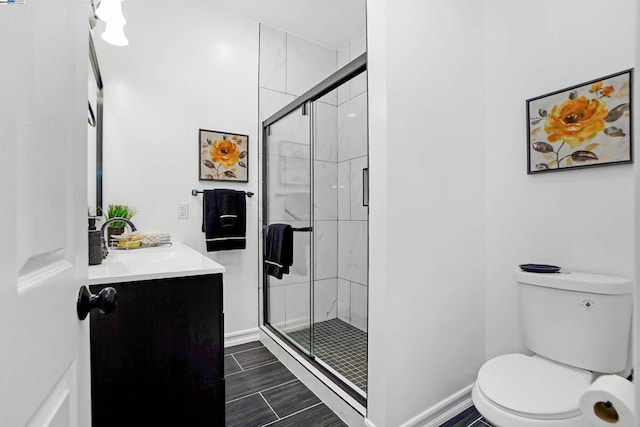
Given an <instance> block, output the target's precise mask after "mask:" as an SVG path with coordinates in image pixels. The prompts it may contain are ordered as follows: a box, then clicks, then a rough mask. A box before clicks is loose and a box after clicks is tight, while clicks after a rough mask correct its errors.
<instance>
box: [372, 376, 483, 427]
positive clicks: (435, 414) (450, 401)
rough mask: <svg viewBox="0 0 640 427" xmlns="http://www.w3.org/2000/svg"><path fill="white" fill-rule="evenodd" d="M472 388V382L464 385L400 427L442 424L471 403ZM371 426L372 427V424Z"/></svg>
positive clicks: (432, 426)
mask: <svg viewBox="0 0 640 427" xmlns="http://www.w3.org/2000/svg"><path fill="white" fill-rule="evenodd" d="M472 388H473V384H470V385H468V386H466V387H465V388H463V389H462V390H460V391H458V392H457V393H454V394H452V395H451V396H449V397H447V398H446V399H443V400H441V401H440V402H438V403H436V404H435V405H433V406H432V407H431V408H429V409H427V410H426V411H424V412H422V413H420V414H418V415H416V416H415V417H413V418H411V419H410V420H409V421H407V422H405V423H404V424H402V425H401V426H400V427H438V426H440V425H442V424H444V423H445V422H446V421H447V420H450V419H451V418H453V417H455V416H456V415H458V414H461V413H462V412H464V410H465V409H467V408H470V407H471V405H473V402H472V401H471V389H472ZM371 426H372V427H373V424H372V425H371Z"/></svg>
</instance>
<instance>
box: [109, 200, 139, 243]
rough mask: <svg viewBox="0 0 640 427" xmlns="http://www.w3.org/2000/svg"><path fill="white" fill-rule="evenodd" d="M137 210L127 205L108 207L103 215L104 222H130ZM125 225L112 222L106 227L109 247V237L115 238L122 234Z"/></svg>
mask: <svg viewBox="0 0 640 427" xmlns="http://www.w3.org/2000/svg"><path fill="white" fill-rule="evenodd" d="M136 212H137V209H135V208H131V207H129V206H127V205H109V206H108V207H107V212H106V214H105V215H104V219H105V222H106V221H108V220H109V219H112V218H124V219H128V220H131V218H133V216H134V215H135V214H136ZM124 227H125V223H124V222H123V221H114V222H111V223H109V224H108V225H107V245H109V246H111V236H117V235H119V234H122V233H124Z"/></svg>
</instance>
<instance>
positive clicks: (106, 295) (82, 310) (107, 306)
mask: <svg viewBox="0 0 640 427" xmlns="http://www.w3.org/2000/svg"><path fill="white" fill-rule="evenodd" d="M117 296H118V293H117V292H116V290H115V289H114V288H112V287H106V288H102V289H101V290H100V292H98V293H97V294H92V293H91V292H89V288H87V287H86V286H82V287H81V288H80V291H79V292H78V301H77V302H76V309H77V310H78V319H80V320H84V319H85V318H86V317H87V314H89V312H90V311H91V310H93V309H94V308H97V309H98V310H100V312H101V313H103V314H106V313H111V312H112V311H113V310H114V309H115V308H116V299H117Z"/></svg>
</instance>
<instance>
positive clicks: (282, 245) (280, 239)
mask: <svg viewBox="0 0 640 427" xmlns="http://www.w3.org/2000/svg"><path fill="white" fill-rule="evenodd" d="M291 265H293V228H291V226H290V225H289V224H271V225H269V227H268V228H267V236H266V238H265V249H264V272H265V273H266V274H268V275H270V276H273V277H275V278H276V279H282V275H283V274H289V267H291Z"/></svg>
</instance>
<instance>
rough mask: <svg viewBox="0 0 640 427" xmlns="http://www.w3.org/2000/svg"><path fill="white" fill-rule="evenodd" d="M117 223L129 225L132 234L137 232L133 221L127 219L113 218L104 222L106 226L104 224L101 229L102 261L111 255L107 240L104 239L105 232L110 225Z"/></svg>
mask: <svg viewBox="0 0 640 427" xmlns="http://www.w3.org/2000/svg"><path fill="white" fill-rule="evenodd" d="M116 221H122V222H125V223H127V225H128V226H129V227H130V228H131V232H132V233H133V232H134V231H137V229H136V226H135V225H133V223H132V222H131V221H129V220H128V219H127V218H121V217H117V216H116V217H113V218H109V219H108V220H106V221H105V222H104V224H102V227H100V240H102V259H105V258H106V257H107V255H109V249H108V245H107V240H106V239H105V238H104V230H105V229H106V228H107V225H108V224H111V223H112V222H116Z"/></svg>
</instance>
